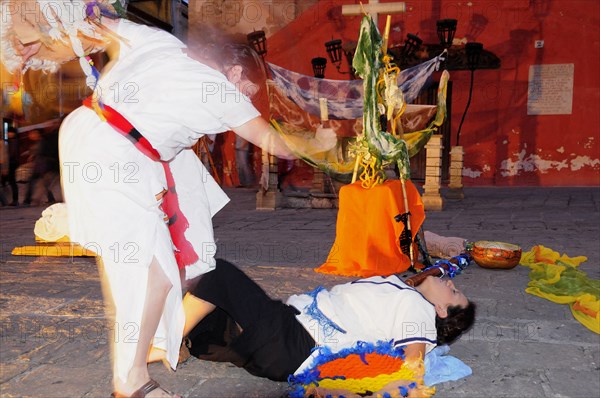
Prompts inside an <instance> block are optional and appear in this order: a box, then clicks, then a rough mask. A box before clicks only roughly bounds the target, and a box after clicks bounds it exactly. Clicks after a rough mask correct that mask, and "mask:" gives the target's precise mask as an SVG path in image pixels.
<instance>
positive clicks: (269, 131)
mask: <svg viewBox="0 0 600 398" xmlns="http://www.w3.org/2000/svg"><path fill="white" fill-rule="evenodd" d="M233 131H234V132H235V133H236V134H237V135H239V136H240V137H242V138H243V139H245V140H246V141H250V142H251V143H253V144H254V145H256V146H257V147H259V148H261V149H262V150H264V151H267V152H269V153H270V154H271V155H275V156H277V157H278V158H282V159H295V158H296V157H297V156H295V155H294V153H292V151H291V150H290V149H289V148H288V147H287V145H285V142H283V139H281V137H280V136H279V133H277V131H275V129H274V128H273V127H272V126H271V125H270V124H269V123H267V121H266V120H265V119H263V118H262V117H260V116H259V117H255V118H254V119H252V120H250V121H248V122H246V123H244V124H242V125H241V126H239V127H236V128H234V129H233Z"/></svg>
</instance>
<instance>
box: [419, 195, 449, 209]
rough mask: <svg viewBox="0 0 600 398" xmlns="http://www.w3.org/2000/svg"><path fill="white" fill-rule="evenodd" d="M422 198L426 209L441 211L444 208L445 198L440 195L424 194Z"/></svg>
mask: <svg viewBox="0 0 600 398" xmlns="http://www.w3.org/2000/svg"><path fill="white" fill-rule="evenodd" d="M421 199H422V200H423V205H424V206H425V210H433V211H440V210H443V208H444V200H443V199H442V197H441V196H440V195H439V194H438V195H431V194H430V195H428V194H424V195H423V196H422V197H421Z"/></svg>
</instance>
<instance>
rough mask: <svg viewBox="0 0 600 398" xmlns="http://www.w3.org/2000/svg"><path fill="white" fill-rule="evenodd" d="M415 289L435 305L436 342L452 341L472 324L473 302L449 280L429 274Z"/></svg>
mask: <svg viewBox="0 0 600 398" xmlns="http://www.w3.org/2000/svg"><path fill="white" fill-rule="evenodd" d="M417 290H418V291H419V292H420V293H421V294H422V295H423V297H425V298H426V299H427V301H429V302H430V303H431V304H433V306H434V307H435V312H436V317H435V326H436V329H437V343H438V344H440V345H441V344H450V343H452V342H454V340H456V339H457V338H458V337H459V336H460V335H461V334H462V333H463V332H465V331H466V330H468V329H469V328H470V327H471V326H472V325H473V322H474V321H475V304H474V303H473V302H471V301H469V299H468V298H467V296H465V294H464V293H463V292H461V291H460V290H458V289H457V288H456V287H455V286H454V282H452V281H451V280H449V279H448V280H446V279H441V278H437V277H433V276H429V277H427V278H425V280H424V281H423V282H422V283H421V284H420V285H419V286H417Z"/></svg>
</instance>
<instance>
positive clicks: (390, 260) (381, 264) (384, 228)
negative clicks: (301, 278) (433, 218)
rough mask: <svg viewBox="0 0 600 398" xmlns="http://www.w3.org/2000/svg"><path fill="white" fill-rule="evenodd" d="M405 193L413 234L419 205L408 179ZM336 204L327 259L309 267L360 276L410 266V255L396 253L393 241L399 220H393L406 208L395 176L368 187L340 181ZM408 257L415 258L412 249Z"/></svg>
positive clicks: (419, 216) (397, 244)
mask: <svg viewBox="0 0 600 398" xmlns="http://www.w3.org/2000/svg"><path fill="white" fill-rule="evenodd" d="M406 195H407V197H408V207H409V209H410V214H411V217H410V221H411V230H412V233H413V236H414V235H415V234H416V232H417V231H418V230H419V228H421V224H423V221H424V220H425V207H424V206H423V202H422V200H421V195H419V192H418V191H417V188H416V187H415V186H414V184H413V183H412V182H411V181H406ZM339 203H340V205H339V211H338V217H337V224H336V238H335V242H334V244H333V247H332V248H331V251H330V252H329V256H328V257H327V261H326V262H325V263H324V264H323V265H321V266H320V267H318V268H316V269H315V271H317V272H321V273H324V274H334V275H344V276H358V277H363V278H366V277H370V276H374V275H382V276H387V275H391V274H394V273H398V272H403V271H406V270H407V269H408V268H409V267H410V258H409V256H407V255H405V254H403V253H402V251H401V249H400V242H399V237H400V234H401V233H402V231H403V230H404V224H403V223H402V222H396V220H394V217H395V216H397V215H398V214H402V213H405V212H406V210H405V208H404V199H403V196H402V185H401V182H400V181H399V180H387V181H385V182H384V183H383V184H381V185H377V186H375V187H373V188H371V189H365V188H363V187H362V186H361V184H360V181H358V182H355V183H354V184H349V185H345V186H344V187H342V188H341V189H340V193H339ZM414 258H415V260H416V259H417V258H418V252H417V251H414Z"/></svg>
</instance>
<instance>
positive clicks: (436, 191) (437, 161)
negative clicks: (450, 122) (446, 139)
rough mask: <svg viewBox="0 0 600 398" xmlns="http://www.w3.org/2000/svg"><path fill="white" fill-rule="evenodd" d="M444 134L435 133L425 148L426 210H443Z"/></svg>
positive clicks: (424, 199)
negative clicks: (441, 191) (441, 190)
mask: <svg viewBox="0 0 600 398" xmlns="http://www.w3.org/2000/svg"><path fill="white" fill-rule="evenodd" d="M442 148H443V146H442V136H441V135H440V134H433V135H432V136H431V138H430V139H429V142H428V143H427V145H425V150H426V151H427V159H426V163H425V185H424V187H423V188H424V190H425V192H424V194H423V198H422V199H423V205H425V210H442V207H443V205H444V203H443V200H442V197H441V195H440V188H441V185H442Z"/></svg>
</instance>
